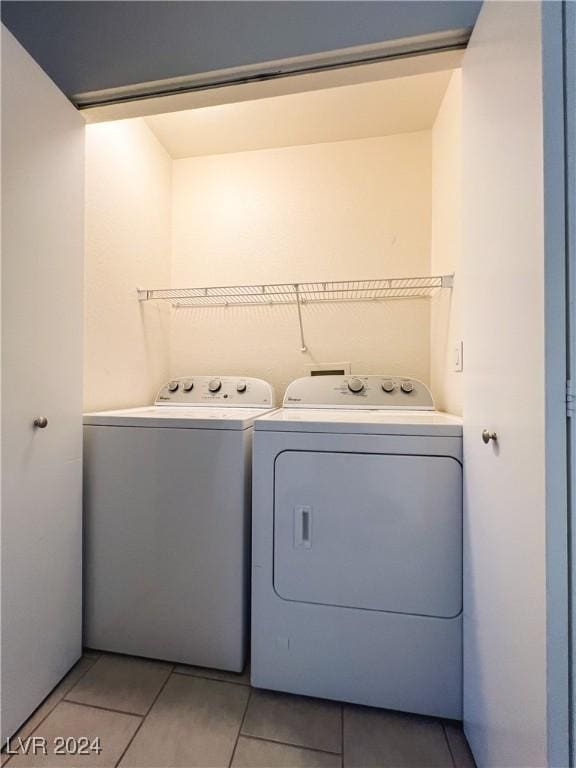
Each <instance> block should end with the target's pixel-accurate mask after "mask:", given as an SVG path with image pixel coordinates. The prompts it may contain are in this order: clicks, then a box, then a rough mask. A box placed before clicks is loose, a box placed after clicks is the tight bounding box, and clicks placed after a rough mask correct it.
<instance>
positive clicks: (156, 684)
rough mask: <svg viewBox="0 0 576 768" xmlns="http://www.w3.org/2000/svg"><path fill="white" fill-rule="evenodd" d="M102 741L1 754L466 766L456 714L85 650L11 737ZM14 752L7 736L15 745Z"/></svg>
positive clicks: (13, 760) (74, 759) (142, 762)
mask: <svg viewBox="0 0 576 768" xmlns="http://www.w3.org/2000/svg"><path fill="white" fill-rule="evenodd" d="M29 736H37V737H44V738H45V739H47V744H48V745H49V746H50V745H52V744H53V740H54V739H55V737H58V736H75V737H80V736H89V737H92V738H93V737H95V736H99V737H100V742H101V746H102V751H101V753H100V754H99V755H97V754H95V753H91V754H88V755H82V756H73V755H66V756H61V755H56V754H54V752H53V750H52V749H50V748H49V749H48V750H47V751H48V754H46V755H44V754H37V755H31V754H22V753H19V754H14V755H12V756H9V755H7V754H3V755H2V766H5V765H8V767H9V768H19V767H21V766H53V767H54V768H72V766H78V768H84V767H85V766H86V768H88V767H89V766H98V768H109V767H111V766H123V767H126V768H128V766H130V768H224V767H226V768H228V766H231V768H473V767H474V761H473V759H472V756H471V754H470V750H469V748H468V745H467V743H466V739H465V737H464V735H463V733H462V730H461V728H460V725H459V724H458V723H456V722H454V721H441V720H436V719H434V718H427V717H418V716H413V715H404V714H400V713H397V712H391V711H385V710H377V709H370V708H367V707H357V706H351V705H348V704H344V705H342V704H338V703H335V702H329V701H321V700H318V699H308V698H304V697H300V696H291V695H287V694H278V693H271V692H269V691H259V690H256V689H252V688H250V681H249V676H248V672H245V673H244V674H242V675H234V674H230V673H226V672H218V671H215V670H206V669H201V668H199V667H185V666H180V665H177V666H174V665H172V664H165V663H162V662H157V661H148V660H145V659H137V658H132V657H127V656H115V655H113V654H97V653H93V652H86V654H85V655H84V656H83V657H82V659H80V661H79V662H78V663H77V664H76V666H75V667H74V668H73V669H72V670H71V671H70V673H69V674H68V675H67V676H66V677H65V678H64V679H63V680H62V682H61V683H60V684H59V685H58V686H57V687H56V688H55V689H54V691H53V692H52V693H51V694H50V696H48V698H47V699H45V701H44V702H43V703H42V704H41V706H40V707H39V708H38V709H37V710H36V712H35V713H34V714H33V715H32V717H31V718H30V719H29V720H28V722H27V723H25V725H24V726H23V727H22V729H21V730H20V733H19V734H17V737H20V738H21V739H22V740H23V741H24V740H25V739H26V738H27V737H29ZM12 745H13V746H12V748H14V740H13V741H12Z"/></svg>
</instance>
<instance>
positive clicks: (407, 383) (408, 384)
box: [400, 381, 414, 395]
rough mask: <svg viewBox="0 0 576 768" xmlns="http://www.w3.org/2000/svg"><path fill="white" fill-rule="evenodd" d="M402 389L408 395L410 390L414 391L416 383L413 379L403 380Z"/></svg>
mask: <svg viewBox="0 0 576 768" xmlns="http://www.w3.org/2000/svg"><path fill="white" fill-rule="evenodd" d="M400 389H401V390H402V392H405V393H406V394H407V395H409V394H410V392H412V390H413V389H414V384H412V382H411V381H403V382H402V384H400Z"/></svg>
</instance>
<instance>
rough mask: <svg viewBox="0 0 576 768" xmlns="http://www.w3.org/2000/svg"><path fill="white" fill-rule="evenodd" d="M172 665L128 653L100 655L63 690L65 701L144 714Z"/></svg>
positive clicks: (166, 677)
mask: <svg viewBox="0 0 576 768" xmlns="http://www.w3.org/2000/svg"><path fill="white" fill-rule="evenodd" d="M171 670H172V666H171V665H170V664H165V663H164V662H161V661H148V660H147V659H137V658H133V657H129V656H114V655H107V654H106V655H103V656H101V657H100V658H99V659H98V660H97V661H96V662H95V663H94V665H93V667H92V668H91V669H90V670H89V672H88V673H87V674H86V675H84V677H83V678H82V679H81V680H80V681H79V683H78V684H77V685H75V686H74V688H72V690H71V691H69V692H68V693H67V694H66V701H74V702H76V703H77V704H87V705H89V706H93V707H104V708H105V709H114V710H118V711H119V712H128V713H130V714H133V715H145V714H146V712H148V710H149V709H150V707H151V706H152V703H153V702H154V699H155V698H156V696H157V695H158V693H159V691H160V689H161V688H162V686H163V685H164V683H165V682H166V680H167V679H168V676H169V675H170V672H171Z"/></svg>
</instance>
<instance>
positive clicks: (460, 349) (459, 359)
mask: <svg viewBox="0 0 576 768" xmlns="http://www.w3.org/2000/svg"><path fill="white" fill-rule="evenodd" d="M463 368H464V342H463V341H458V342H457V343H456V344H455V345H454V358H453V370H454V373H461V372H462V369H463Z"/></svg>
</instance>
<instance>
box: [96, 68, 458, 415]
mask: <svg viewBox="0 0 576 768" xmlns="http://www.w3.org/2000/svg"><path fill="white" fill-rule="evenodd" d="M461 111H462V110H461V78H460V70H459V69H454V68H450V69H442V70H440V71H431V72H424V73H420V74H414V75H408V76H402V77H392V78H387V79H382V80H375V81H371V82H360V83H355V84H349V85H342V86H339V87H330V88H325V89H320V90H314V91H304V92H300V93H291V94H287V95H280V96H272V97H267V98H259V99H255V100H251V101H239V102H236V103H226V104H218V105H214V106H207V107H201V108H195V109H190V110H185V111H179V112H173V113H169V114H159V115H153V116H149V117H139V118H133V119H127V120H117V121H114V122H108V123H97V124H92V125H88V126H87V131H86V142H87V146H86V149H87V153H86V154H87V181H86V190H87V212H86V222H87V226H86V233H87V237H86V267H85V307H86V322H85V375H84V387H85V398H84V400H85V402H84V407H85V410H86V411H93V410H101V409H109V408H123V407H130V406H138V405H145V404H148V403H150V402H153V401H154V399H155V397H156V394H157V392H158V390H159V389H160V387H161V386H162V385H163V384H164V383H165V382H166V381H167V380H168V379H171V378H177V377H180V376H187V375H191V374H194V375H199V374H214V373H218V374H224V375H244V376H253V377H259V378H263V379H266V380H268V381H270V382H271V383H272V384H273V385H274V387H275V390H276V394H277V396H278V397H279V398H281V397H282V395H283V393H284V391H285V389H286V386H287V385H288V383H289V382H290V381H292V380H294V379H296V378H298V377H300V376H305V375H308V373H310V371H311V370H312V369H313V368H314V367H320V366H323V367H329V368H338V367H339V366H343V365H344V364H346V369H347V370H350V371H351V373H353V374H354V373H358V374H370V373H378V374H389V375H394V376H398V375H400V376H410V377H413V378H416V379H419V380H421V381H422V382H424V383H425V384H426V385H428V386H429V387H430V388H431V390H432V393H433V396H434V399H435V404H436V407H437V408H438V409H439V410H445V411H449V412H451V413H454V414H458V415H461V413H462V393H461V389H462V387H461V379H462V375H461V370H462V329H461V323H460V309H459V277H460V276H459V263H460V256H461V181H462V179H461ZM452 274H454V280H453V281H450V280H446V281H445V282H439V283H438V282H435V283H433V284H430V283H429V282H427V279H428V278H430V276H439V277H441V276H444V277H446V276H451V275H452ZM394 278H418V279H420V282H415V283H412V282H408V283H400V284H396V283H391V285H393V286H394V285H400V286H401V287H402V286H408V289H406V288H404V289H401V290H400V292H396V293H394V292H393V291H388V292H386V291H385V290H381V291H380V292H378V290H377V289H378V288H382V285H383V284H382V283H381V282H380V281H382V280H384V279H385V280H388V279H394ZM422 280H424V282H422ZM334 282H338V283H340V282H342V283H343V285H338V286H334V285H333V283H334ZM306 283H311V284H313V288H314V286H315V288H314V290H317V291H318V292H319V293H322V291H324V293H323V294H322V296H319V298H321V299H324V300H318V301H316V300H314V299H315V298H318V296H315V295H314V293H312V294H311V293H308V295H307V296H304V300H303V302H301V304H300V306H298V304H297V301H296V299H297V298H298V297H294V296H289V297H287V300H286V301H271V302H268V301H267V300H258V301H256V302H253V301H251V299H250V294H251V293H252V292H253V289H254V287H256V289H257V290H262V291H264V292H265V291H266V290H268V289H267V288H264V286H272V291H274V290H275V289H274V288H273V286H278V285H281V286H288V288H287V289H286V290H292V288H293V287H294V286H295V285H301V284H306ZM226 286H232V287H233V286H238V293H239V296H237V297H236V298H237V301H230V300H228V301H227V300H226V296H224V297H223V299H222V301H210V302H204V304H205V305H204V306H202V304H203V302H202V295H203V294H202V291H199V292H197V293H195V292H192V294H190V295H191V296H192V298H197V299H198V300H196V301H190V300H186V299H183V300H182V299H180V300H178V299H176V300H175V301H174V302H172V303H171V302H170V301H165V300H164V301H163V300H154V298H152V300H144V301H142V300H139V298H140V299H142V298H150V296H149V295H148V294H143V293H140V294H139V293H138V289H140V290H142V289H145V290H147V291H148V290H152V291H153V290H155V289H173V290H174V294H175V295H176V296H178V295H180V292H181V290H182V289H193V288H199V289H202V288H209V287H219V288H220V287H226ZM412 286H416V288H414V289H411V287H412ZM422 286H424V287H423V288H422ZM442 286H444V287H442ZM340 289H342V290H340ZM350 289H352V290H351V291H350ZM276 290H277V291H278V290H280V289H276ZM282 290H284V289H282ZM296 290H297V289H296ZM309 290H311V289H310V288H309ZM326 290H328V294H326V293H325V291H326ZM346 290H348V291H349V292H348V293H347V292H346ZM390 295H392V296H394V298H390ZM152 296H153V295H152ZM243 296H246V299H245V300H244V299H243ZM327 298H329V299H331V300H329V301H327V300H325V299H327ZM198 304H200V306H197V305H198ZM239 304H240V305H239ZM244 304H245V305H244ZM174 305H176V306H174ZM190 305H192V306H190ZM299 313H300V319H301V322H302V327H303V332H304V342H303V340H302V337H301V331H300V326H299Z"/></svg>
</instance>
